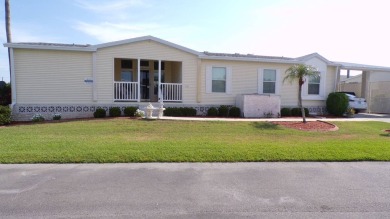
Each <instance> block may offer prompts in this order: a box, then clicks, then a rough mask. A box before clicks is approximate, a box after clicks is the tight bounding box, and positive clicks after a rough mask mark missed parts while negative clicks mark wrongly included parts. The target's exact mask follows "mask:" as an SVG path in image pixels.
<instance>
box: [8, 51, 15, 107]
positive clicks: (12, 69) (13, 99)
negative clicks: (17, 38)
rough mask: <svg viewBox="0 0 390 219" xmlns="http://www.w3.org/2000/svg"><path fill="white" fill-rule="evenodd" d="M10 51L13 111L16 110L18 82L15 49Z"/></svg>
mask: <svg viewBox="0 0 390 219" xmlns="http://www.w3.org/2000/svg"><path fill="white" fill-rule="evenodd" d="M9 51H10V65H11V66H10V67H11V78H10V80H11V93H12V95H11V97H12V103H11V110H12V109H13V108H14V106H15V104H16V81H15V78H16V77H15V60H14V48H9Z"/></svg>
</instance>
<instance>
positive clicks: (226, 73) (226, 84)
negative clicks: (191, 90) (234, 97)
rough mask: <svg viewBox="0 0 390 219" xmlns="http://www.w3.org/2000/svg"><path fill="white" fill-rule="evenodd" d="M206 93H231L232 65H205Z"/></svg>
mask: <svg viewBox="0 0 390 219" xmlns="http://www.w3.org/2000/svg"><path fill="white" fill-rule="evenodd" d="M205 76H206V93H208V94H211V93H215V94H217V95H219V94H232V77H233V74H232V67H230V66H206V75H205Z"/></svg>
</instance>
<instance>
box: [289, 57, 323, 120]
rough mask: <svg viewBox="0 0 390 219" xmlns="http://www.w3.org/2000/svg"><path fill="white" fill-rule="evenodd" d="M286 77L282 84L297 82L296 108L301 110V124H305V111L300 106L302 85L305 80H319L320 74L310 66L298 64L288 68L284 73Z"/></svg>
mask: <svg viewBox="0 0 390 219" xmlns="http://www.w3.org/2000/svg"><path fill="white" fill-rule="evenodd" d="M285 73H286V74H287V75H286V76H285V77H284V79H283V83H284V82H285V81H286V80H287V81H289V82H290V83H292V82H293V81H298V85H299V87H298V107H299V108H300V109H301V112H302V118H303V123H306V116H305V109H304V108H303V106H302V85H303V84H304V83H305V81H306V78H309V77H314V78H319V77H320V72H319V71H317V69H316V68H314V67H313V66H310V65H305V64H298V65H293V66H291V67H290V68H288V69H287V70H286V72H285Z"/></svg>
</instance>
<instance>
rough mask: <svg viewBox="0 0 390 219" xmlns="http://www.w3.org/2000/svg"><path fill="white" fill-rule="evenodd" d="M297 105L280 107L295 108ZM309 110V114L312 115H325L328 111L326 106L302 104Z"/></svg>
mask: <svg viewBox="0 0 390 219" xmlns="http://www.w3.org/2000/svg"><path fill="white" fill-rule="evenodd" d="M296 107H298V106H282V107H281V108H296ZM304 107H305V108H307V109H308V110H309V113H310V114H313V115H326V114H328V111H327V110H326V106H304Z"/></svg>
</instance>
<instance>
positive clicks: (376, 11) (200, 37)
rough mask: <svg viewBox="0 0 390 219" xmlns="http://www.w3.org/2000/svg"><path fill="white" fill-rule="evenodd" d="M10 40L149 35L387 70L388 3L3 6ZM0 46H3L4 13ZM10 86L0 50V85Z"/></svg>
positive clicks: (279, 0) (82, 1) (50, 1)
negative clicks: (7, 15) (319, 57)
mask: <svg viewBox="0 0 390 219" xmlns="http://www.w3.org/2000/svg"><path fill="white" fill-rule="evenodd" d="M10 4H11V32H12V41H13V42H51V43H77V44H99V43H105V42H111V41H116V40H122V39H129V38H133V37H139V36H145V35H152V36H155V37H158V38H161V39H164V40H167V41H170V42H173V43H176V44H179V45H181V46H184V47H187V48H190V49H193V50H196V51H200V52H201V51H209V52H226V53H242V54H256V55H269V56H285V57H293V58H294V57H299V56H303V55H307V54H309V53H313V52H317V53H319V54H320V55H322V56H324V57H325V58H327V59H328V60H331V61H343V62H352V63H360V64H369V65H378V66H390V56H389V55H388V54H389V52H390V28H389V22H390V13H389V12H388V10H389V8H390V1H388V0H370V1H367V0H109V1H107V0H10ZM0 13H1V14H0V25H1V26H0V30H1V31H0V40H1V42H2V43H5V42H6V33H5V18H4V17H5V16H4V13H5V12H4V7H3V8H1V9H0ZM1 79H3V80H4V81H9V67H8V54H7V48H5V47H0V80H1Z"/></svg>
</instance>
